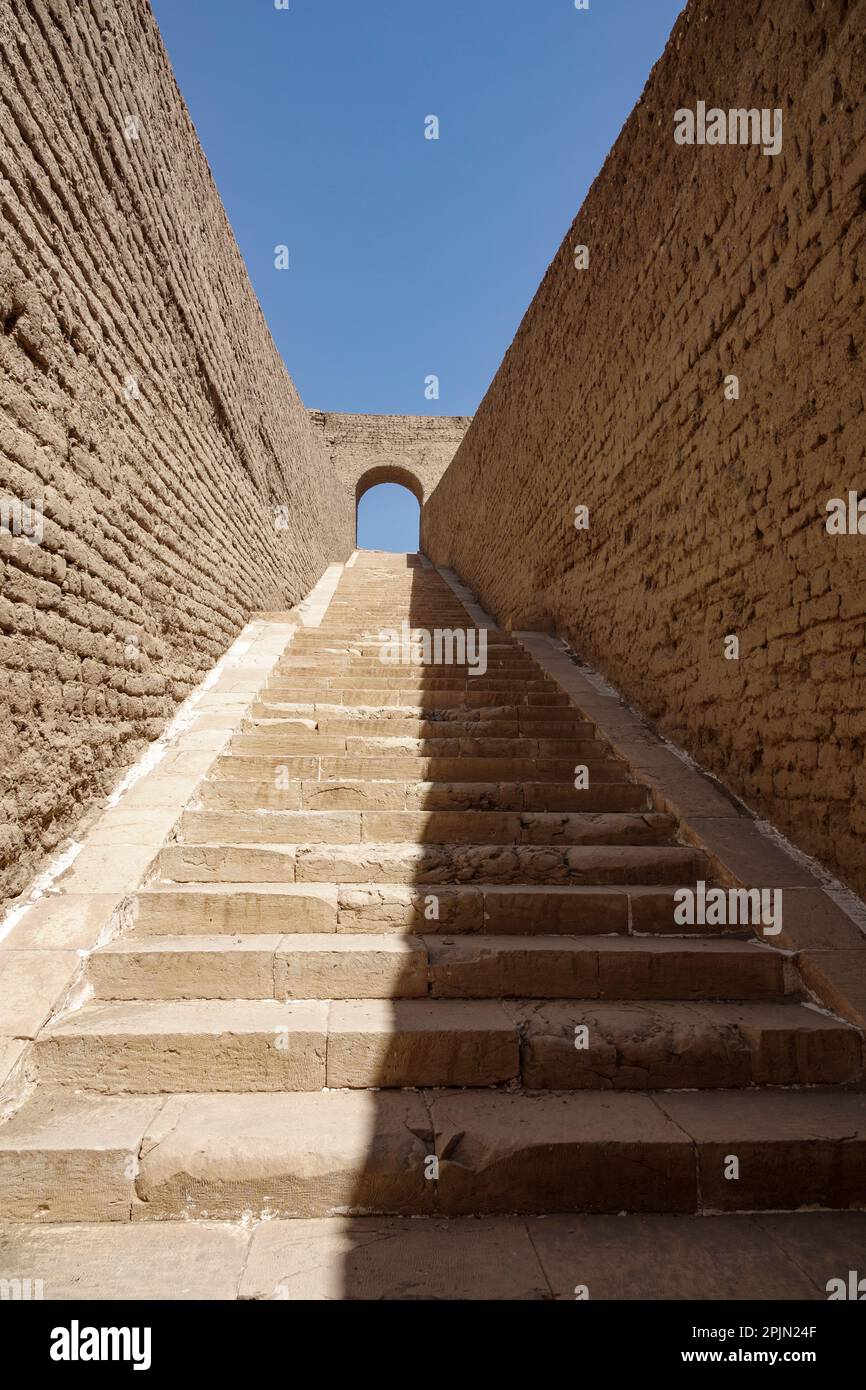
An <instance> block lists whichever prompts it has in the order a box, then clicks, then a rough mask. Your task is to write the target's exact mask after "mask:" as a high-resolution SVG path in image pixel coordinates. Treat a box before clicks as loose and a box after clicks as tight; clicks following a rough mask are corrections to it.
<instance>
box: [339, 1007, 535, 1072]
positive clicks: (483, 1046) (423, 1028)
mask: <svg viewBox="0 0 866 1390" xmlns="http://www.w3.org/2000/svg"><path fill="white" fill-rule="evenodd" d="M519 1072H520V1059H519V1054H518V1041H517V1029H516V1027H515V1025H514V1023H513V1022H512V1021H511V1020H510V1019H509V1018H508V1015H507V1014H506V1013H505V1010H504V1009H503V1008H502V1005H501V1004H499V1003H494V1002H493V1001H486V1000H485V1001H476V1000H473V999H461V1000H456V1001H449V1000H444V999H443V1000H424V1001H422V1000H403V999H393V1000H387V999H376V1000H372V999H371V1000H364V1001H356V1000H345V1001H335V1002H334V1003H333V1004H332V1005H331V1011H330V1016H329V1021H328V1085H329V1086H334V1087H337V1086H493V1085H496V1084H497V1083H502V1082H507V1081H510V1080H512V1079H513V1078H514V1077H516V1076H518V1075H519Z"/></svg>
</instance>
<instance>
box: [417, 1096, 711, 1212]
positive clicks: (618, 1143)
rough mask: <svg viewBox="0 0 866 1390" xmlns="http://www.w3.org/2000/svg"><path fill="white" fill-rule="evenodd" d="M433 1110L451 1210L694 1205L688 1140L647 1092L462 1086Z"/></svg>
mask: <svg viewBox="0 0 866 1390" xmlns="http://www.w3.org/2000/svg"><path fill="white" fill-rule="evenodd" d="M431 1113H432V1116H433V1121H434V1125H435V1128H436V1152H437V1154H438V1155H439V1160H440V1161H439V1182H438V1192H437V1203H438V1205H439V1208H440V1209H441V1210H442V1211H444V1212H447V1213H449V1214H450V1215H457V1214H469V1213H471V1212H510V1211H522V1212H543V1211H567V1210H569V1209H571V1210H577V1211H587V1212H603V1211H653V1210H656V1209H657V1207H658V1205H659V1204H663V1205H664V1208H665V1210H666V1211H669V1212H674V1211H682V1212H685V1211H695V1210H696V1209H697V1185H696V1170H695V1160H694V1152H693V1147H692V1143H691V1140H690V1139H689V1138H688V1136H687V1135H686V1134H684V1133H683V1131H682V1130H681V1129H679V1128H678V1127H677V1125H675V1124H674V1123H672V1122H671V1121H670V1120H668V1119H667V1117H666V1116H665V1115H663V1114H662V1112H661V1111H660V1110H659V1109H658V1108H657V1107H656V1106H655V1105H654V1103H653V1101H652V1100H650V1099H649V1097H647V1096H639V1095H630V1094H623V1095H619V1096H615V1097H607V1096H602V1095H598V1094H597V1093H591V1092H590V1093H586V1094H580V1095H574V1094H572V1095H562V1094H558V1093H552V1092H551V1093H547V1094H544V1093H541V1094H535V1095H514V1096H510V1095H502V1094H498V1093H496V1092H492V1091H489V1092H480V1091H476V1092H468V1091H465V1092H462V1093H460V1092H457V1093H453V1094H447V1093H445V1094H442V1095H433V1096H432V1097H431Z"/></svg>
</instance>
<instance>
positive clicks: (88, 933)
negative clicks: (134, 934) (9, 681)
mask: <svg viewBox="0 0 866 1390" xmlns="http://www.w3.org/2000/svg"><path fill="white" fill-rule="evenodd" d="M343 568H344V566H343V565H342V564H334V565H329V566H328V568H327V569H326V570H325V572H324V574H323V575H322V576H321V578H320V579H319V581H318V583H317V584H316V585H315V586H314V587H313V588H312V589H311V590H310V592H309V594H307V596H306V598H304V599H303V600H302V601H301V602H300V603H299V604H297V605H296V607H294V608H292V609H290V610H289V611H287V612H283V613H264V612H262V613H254V614H253V615H252V616H251V618H250V621H249V622H248V623H247V625H246V627H244V628H243V630H242V631H241V632H240V633H239V635H238V637H237V638H236V639H235V641H234V642H233V644H232V645H231V647H230V648H229V649H228V651H227V652H226V653H225V654H224V656H223V657H222V658H221V659H220V660H219V661H218V662H217V664H216V665H215V666H214V667H213V668H212V670H211V671H210V672H208V674H207V675H206V676H205V677H204V679H203V680H202V681H201V683H200V684H199V685H198V687H197V688H196V689H195V690H194V691H193V692H192V694H191V695H190V696H188V698H187V699H186V700H185V701H184V703H183V705H182V706H181V707H180V709H179V710H178V711H177V712H176V714H175V716H174V718H173V719H172V721H171V723H170V724H169V725H168V727H167V728H166V730H165V732H164V733H163V734H162V735H161V737H160V738H159V739H157V740H156V741H155V742H154V743H152V744H150V745H148V747H147V748H146V749H145V751H144V753H143V754H142V755H141V757H140V758H139V760H138V762H137V763H136V764H135V765H134V766H133V767H132V768H130V769H129V770H128V771H127V772H125V773H124V774H123V775H122V776H121V778H120V780H119V782H118V785H117V787H116V788H115V790H114V792H113V793H112V794H111V796H109V798H108V801H107V804H106V806H105V807H104V809H102V810H99V811H96V812H94V813H92V814H91V816H90V818H89V820H88V822H87V823H86V829H85V830H84V832H83V833H82V834H81V838H80V839H79V840H77V841H76V842H74V843H73V844H72V845H71V847H69V848H68V849H66V850H64V852H63V853H62V854H61V855H60V856H59V857H58V859H56V860H55V861H54V864H53V866H49V868H48V870H46V871H44V872H43V873H42V874H40V875H39V877H38V878H36V879H35V881H34V883H33V884H32V885H31V888H30V890H29V891H28V893H27V894H25V895H22V897H21V898H19V899H18V901H17V902H16V903H13V904H12V907H11V908H10V910H9V911H8V913H7V914H6V916H5V918H4V919H3V921H2V922H0V1113H2V1112H3V1111H6V1110H8V1109H10V1108H12V1107H14V1106H15V1105H16V1104H17V1103H18V1102H19V1101H20V1099H21V1098H22V1094H23V1093H25V1092H26V1091H27V1089H28V1082H27V1055H28V1052H29V1049H30V1044H31V1043H32V1041H33V1039H34V1038H35V1037H36V1035H37V1034H38V1033H39V1031H40V1029H41V1028H42V1027H43V1026H44V1025H45V1024H46V1023H47V1022H48V1021H49V1019H51V1018H54V1017H56V1016H57V1015H58V1014H59V1013H63V1012H65V1011H66V1010H67V1009H68V1008H71V1007H74V1006H76V1005H78V1004H79V1003H81V1002H82V1001H83V999H84V998H85V997H86V990H85V989H84V987H83V986H82V985H81V983H80V982H81V979H82V976H83V967H84V962H85V960H86V957H87V956H88V955H89V954H90V952H91V951H92V950H93V949H94V948H95V947H96V946H98V945H103V944H104V943H105V942H106V941H109V940H111V939H112V937H113V936H115V935H117V934H118V933H119V932H120V931H121V930H122V929H123V927H124V926H125V912H124V909H125V904H126V901H127V899H128V898H129V896H130V894H131V893H132V892H134V890H135V889H137V888H138V887H140V886H141V884H142V883H143V882H144V881H145V879H146V877H147V875H148V872H149V870H150V867H151V864H152V861H153V860H154V858H155V857H156V855H157V854H158V853H159V851H160V849H161V848H162V847H163V845H164V844H165V843H166V841H167V840H169V839H170V838H171V836H172V834H173V832H174V828H175V825H176V824H177V822H178V820H179V818H180V816H181V813H182V812H183V809H184V807H185V806H186V804H187V802H188V801H189V800H190V798H191V797H192V796H193V794H194V793H195V791H196V790H197V788H198V786H199V783H200V782H201V780H202V778H203V777H205V776H206V774H207V772H208V770H209V769H210V767H211V766H212V764H213V763H214V762H215V761H216V759H217V758H218V757H219V756H220V755H221V754H222V753H223V752H224V751H225V749H226V748H227V747H228V745H229V743H230V741H231V739H232V738H233V737H234V735H235V734H236V733H237V732H238V731H239V729H240V727H241V725H242V723H243V721H244V719H246V718H247V717H248V716H249V713H250V710H251V708H252V706H253V704H254V703H255V702H256V700H257V699H258V698H259V696H260V694H261V691H262V690H263V688H264V686H265V684H266V682H267V680H268V678H269V676H270V674H271V672H272V671H273V669H274V667H275V666H276V665H277V663H278V662H279V661H280V658H281V657H282V655H283V653H284V652H285V650H286V648H287V647H288V646H289V644H290V643H291V641H292V640H293V638H294V636H295V634H296V633H297V632H298V631H299V630H300V629H301V628H311V627H312V628H317V627H319V626H320V625H321V622H322V619H323V617H324V615H325V613H326V612H327V609H328V606H329V604H330V602H331V599H332V597H333V595H334V590H335V589H336V587H337V583H338V581H339V579H340V576H341V574H342V572H343Z"/></svg>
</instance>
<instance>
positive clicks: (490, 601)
mask: <svg viewBox="0 0 866 1390" xmlns="http://www.w3.org/2000/svg"><path fill="white" fill-rule="evenodd" d="M864 32H866V4H864V3H863V0H851V2H850V3H845V0H827V3H825V4H815V3H811V0H785V3H784V4H779V3H778V0H712V3H711V0H692V3H690V4H689V5H688V7H687V9H686V11H685V12H684V13H683V15H682V16H681V17H680V19H679V20H678V22H677V24H676V26H675V28H674V30H673V33H672V35H671V38H670V41H669V43H668V45H667V48H666V50H665V53H664V55H663V57H662V58H661V60H660V61H659V63H658V64H657V65H656V67H655V68H654V70H653V72H652V74H651V76H650V79H649V81H648V83H647V86H646V89H645V91H644V93H643V96H642V98H641V100H640V101H639V102H638V104H637V106H636V107H635V109H634V111H633V112H632V115H631V116H630V118H629V120H628V122H627V123H626V125H625V127H624V128H623V131H622V133H621V135H620V137H619V139H618V140H617V143H616V144H615V146H614V148H613V150H612V151H611V154H610V156H609V157H608V160H607V161H606V163H605V165H604V168H603V169H602V172H601V173H600V174H599V176H598V178H597V179H596V181H595V183H594V184H593V186H592V188H591V190H590V192H589V195H588V196H587V198H586V201H585V203H584V205H583V207H582V208H581V210H580V212H579V214H578V216H577V218H576V219H575V222H574V223H573V224H572V227H571V229H570V230H569V232H568V235H567V236H566V238H565V241H564V242H563V244H562V247H561V248H560V250H559V252H558V254H557V256H556V257H555V259H554V261H553V263H552V265H551V266H550V268H549V270H548V271H547V274H546V275H545V277H544V280H543V283H542V285H541V287H540V289H539V291H538V293H537V295H536V297H535V299H534V300H533V302H532V304H531V306H530V308H529V310H528V311H527V314H526V316H525V318H524V320H523V322H522V324H521V326H520V329H519V331H518V333H517V336H516V338H515V340H514V342H513V343H512V345H511V347H510V348H509V350H508V352H507V354H506V356H505V359H504V361H503V363H502V365H501V367H500V369H499V371H498V373H497V375H496V377H495V379H494V381H493V384H492V386H491V387H490V390H489V391H488V393H487V395H486V397H485V399H484V401H483V403H482V405H481V406H480V408H479V411H478V413H477V415H476V416H475V418H474V421H473V423H472V425H471V427H470V429H469V431H468V433H467V435H466V438H465V439H464V441H463V444H462V445H461V447H460V449H459V451H458V453H457V455H456V457H455V459H454V461H453V463H452V464H451V466H450V468H449V469H448V471H447V472H446V473H445V475H444V477H443V478H442V481H441V482H440V483H439V485H438V487H437V488H436V490H435V492H434V493H433V495H432V497H431V498H430V499H429V500H428V502H427V505H426V506H425V508H424V511H423V514H422V544H423V546H424V548H425V550H426V551H427V553H428V554H430V555H431V557H432V558H433V559H434V560H436V561H438V562H440V563H446V564H449V565H452V566H453V567H454V568H455V569H456V570H457V571H458V573H459V574H460V576H461V577H462V578H463V579H464V580H465V581H466V582H467V583H468V584H470V585H471V586H472V587H473V588H474V589H475V590H476V591H477V593H478V595H479V597H480V599H481V600H482V602H483V603H484V604H485V605H486V606H487V607H488V608H489V609H491V610H492V611H493V612H494V613H495V614H496V615H498V617H499V618H500V619H502V620H504V621H506V622H508V623H510V624H511V625H512V626H514V627H516V628H520V627H537V626H540V627H549V628H553V629H555V630H557V631H558V632H559V633H561V634H562V635H563V636H565V637H567V638H568V640H569V641H570V642H571V643H572V644H573V645H574V647H575V648H576V649H577V650H578V651H579V652H581V653H582V654H584V655H585V657H586V658H587V659H588V660H590V661H591V662H592V663H593V664H595V665H596V666H597V667H599V668H600V669H601V670H602V671H603V672H604V674H605V675H606V676H607V677H608V678H609V679H610V680H612V681H613V682H615V683H616V685H618V686H619V688H620V689H621V690H622V691H623V692H624V693H625V694H626V695H627V696H629V697H630V698H631V699H632V700H634V701H635V702H637V703H638V704H639V705H640V706H642V707H643V709H644V710H645V711H646V712H647V713H648V714H649V715H650V716H651V717H652V718H653V719H654V720H656V721H657V722H658V724H659V725H660V726H661V729H662V730H663V731H664V732H665V733H667V734H668V735H670V736H671V737H673V738H674V739H676V740H677V741H678V742H679V743H680V744H682V745H684V746H685V747H686V748H688V749H689V750H690V751H691V752H692V753H693V754H695V755H696V756H697V757H698V758H699V759H700V760H701V761H702V762H703V763H704V764H705V765H707V766H708V767H710V768H711V769H712V770H714V771H715V772H716V773H718V774H719V776H720V777H722V779H723V780H724V781H725V782H727V783H728V785H729V786H731V787H733V788H734V789H735V790H736V791H737V792H739V793H741V794H742V795H744V796H745V797H746V798H747V799H748V800H749V802H750V803H752V804H753V805H754V806H755V807H756V808H759V809H760V810H761V811H762V812H763V813H765V814H766V815H767V816H768V817H770V818H772V819H773V820H774V821H775V822H776V823H777V824H779V825H780V826H781V827H783V828H784V829H785V830H787V832H788V833H789V834H790V835H791V836H792V838H793V839H794V840H795V841H797V842H798V843H799V844H800V845H801V846H802V847H803V848H805V849H806V850H807V851H810V852H812V853H813V854H815V855H817V856H819V857H820V858H821V859H822V860H824V861H825V862H826V863H828V864H829V865H831V866H833V867H834V868H835V869H836V870H838V872H839V873H840V874H841V875H842V876H843V877H844V878H845V879H846V880H847V881H848V882H850V883H851V884H853V885H855V886H857V887H858V888H859V889H861V890H862V889H864V888H866V853H864V849H863V844H864V836H866V768H864V747H866V699H864V694H866V680H864V676H866V648H864V643H866V582H864V581H866V536H857V535H829V534H828V532H827V529H826V525H825V519H826V516H827V512H826V504H827V502H828V501H829V500H830V499H831V498H837V497H843V498H847V494H848V490H849V489H854V490H857V489H860V490H863V489H866V463H864V442H866V429H864V422H863V409H864V395H866V370H864V353H866V342H864V323H866V312H864V296H863V281H864V271H866V240H864V231H866V218H864V209H866V138H864V136H866V106H864V103H863V101H862V93H863V89H864V77H866V68H864V46H863V33H864ZM698 101H705V102H706V103H707V106H708V107H713V106H718V107H721V108H725V109H728V108H740V107H756V108H767V109H768V110H771V109H775V108H779V109H781V111H782V113H783V130H782V148H781V151H780V152H779V153H778V154H776V155H767V154H764V153H762V152H761V150H760V148H755V147H753V146H740V145H737V146H731V145H725V146H718V145H716V146H710V145H702V146H701V145H697V144H694V145H691V146H689V145H680V144H677V143H675V141H674V113H675V111H676V110H677V109H680V108H691V109H692V110H693V111H696V108H697V103H698ZM580 245H585V246H586V247H587V248H588V250H589V257H590V261H589V268H588V269H584V270H581V269H578V268H577V266H576V264H575V253H574V248H575V247H576V246H580ZM731 374H735V375H736V376H737V377H738V378H739V399H730V400H728V399H726V398H725V385H724V382H725V378H726V377H728V376H730V375H731ZM732 390H733V384H729V391H732ZM579 505H583V506H586V507H588V509H589V525H588V529H586V530H576V529H575V525H574V520H575V507H576V506H579ZM729 635H734V636H736V637H738V639H739V659H738V660H726V659H725V654H724V653H725V646H726V643H725V638H726V637H727V636H729ZM729 649H730V644H729Z"/></svg>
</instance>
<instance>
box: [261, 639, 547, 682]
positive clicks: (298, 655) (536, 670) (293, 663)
mask: <svg viewBox="0 0 866 1390" xmlns="http://www.w3.org/2000/svg"><path fill="white" fill-rule="evenodd" d="M413 669H414V670H416V671H418V672H424V671H434V672H435V671H438V670H440V667H438V666H435V665H433V663H432V662H428V663H427V664H426V665H424V664H418V665H416V666H415V667H414V668H413ZM448 669H449V671H452V672H453V673H454V675H455V676H468V675H469V673H470V671H474V670H475V669H476V668H475V666H474V665H471V664H469V663H468V662H463V663H462V664H461V663H459V662H455V663H454V665H452V666H449V668H448ZM381 670H382V662H381V661H380V660H379V659H378V657H376V656H352V655H350V654H349V653H348V652H346V653H343V654H342V655H341V654H339V653H337V652H321V653H319V654H312V653H303V652H298V651H297V650H296V647H295V643H293V644H292V646H291V647H290V648H289V650H288V652H287V653H286V655H285V656H284V657H283V659H282V660H281V661H279V662H278V663H277V665H276V666H275V667H274V670H273V674H274V675H275V676H276V677H277V678H278V679H282V680H291V678H292V677H293V676H294V675H295V673H297V674H299V675H303V674H304V673H305V672H308V673H309V672H312V673H313V674H315V673H316V672H319V671H322V672H325V673H326V674H328V675H334V674H337V673H339V672H350V673H351V674H352V675H370V674H377V673H378V672H380V671H381ZM487 671H488V674H489V673H490V672H494V673H498V674H502V675H506V674H508V675H515V676H523V675H526V676H528V677H530V678H532V679H538V677H539V676H540V675H541V674H542V672H541V667H540V666H538V664H537V663H536V662H534V661H532V660H531V658H530V657H525V656H524V657H521V656H518V655H514V656H492V655H491V654H490V653H489V652H488V654H487ZM472 679H473V680H477V679H478V677H477V676H473V677H472Z"/></svg>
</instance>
